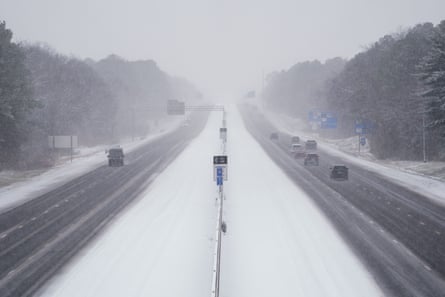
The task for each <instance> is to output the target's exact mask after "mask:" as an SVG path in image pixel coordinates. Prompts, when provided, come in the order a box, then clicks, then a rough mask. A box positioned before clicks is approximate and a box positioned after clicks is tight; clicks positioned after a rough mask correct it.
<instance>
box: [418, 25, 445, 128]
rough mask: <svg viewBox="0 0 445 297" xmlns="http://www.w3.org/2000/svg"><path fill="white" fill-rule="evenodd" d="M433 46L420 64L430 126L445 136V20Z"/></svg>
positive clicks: (439, 26) (435, 34)
mask: <svg viewBox="0 0 445 297" xmlns="http://www.w3.org/2000/svg"><path fill="white" fill-rule="evenodd" d="M432 43H433V44H432V48H431V51H430V53H429V54H428V55H427V56H426V57H425V59H424V60H423V62H422V63H421V65H420V71H421V77H422V80H423V82H424V84H425V87H426V91H425V92H424V93H423V96H424V97H425V98H426V99H427V102H428V104H427V109H426V110H427V113H428V116H429V120H430V123H429V126H431V127H432V128H437V129H439V130H440V131H441V133H442V134H443V135H444V136H445V21H442V22H441V23H440V24H439V25H437V26H436V28H435V31H434V35H433V36H432Z"/></svg>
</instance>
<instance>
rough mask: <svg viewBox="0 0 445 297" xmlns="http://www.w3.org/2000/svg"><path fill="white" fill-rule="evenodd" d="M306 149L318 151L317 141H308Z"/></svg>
mask: <svg viewBox="0 0 445 297" xmlns="http://www.w3.org/2000/svg"><path fill="white" fill-rule="evenodd" d="M305 147H306V149H307V150H316V149H317V142H316V141H315V140H308V141H306V144H305Z"/></svg>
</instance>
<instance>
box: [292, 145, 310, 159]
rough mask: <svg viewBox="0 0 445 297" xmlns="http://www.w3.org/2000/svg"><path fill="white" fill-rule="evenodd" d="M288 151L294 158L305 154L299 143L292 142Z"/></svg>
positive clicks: (302, 156)
mask: <svg viewBox="0 0 445 297" xmlns="http://www.w3.org/2000/svg"><path fill="white" fill-rule="evenodd" d="M290 153H291V154H292V155H293V156H294V158H304V157H305V156H306V152H305V150H304V147H303V146H302V145H301V144H299V143H294V144H292V146H291V148H290Z"/></svg>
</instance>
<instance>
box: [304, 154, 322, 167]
mask: <svg viewBox="0 0 445 297" xmlns="http://www.w3.org/2000/svg"><path fill="white" fill-rule="evenodd" d="M318 164H319V162H318V155H317V154H312V153H311V154H307V155H306V157H305V158H304V165H305V166H318Z"/></svg>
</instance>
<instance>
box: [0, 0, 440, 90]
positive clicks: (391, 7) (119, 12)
mask: <svg viewBox="0 0 445 297" xmlns="http://www.w3.org/2000/svg"><path fill="white" fill-rule="evenodd" d="M444 12H445V1H444V0H332V1H329V0H324V1H323V0H305V1H301V0H269V1H261V0H126V1H117V0H38V1H29V0H0V20H5V21H6V25H7V27H8V28H10V29H11V30H12V31H13V32H14V39H15V41H30V42H34V41H40V42H45V43H48V44H49V45H50V46H51V47H53V48H54V49H56V50H57V51H59V52H61V53H63V54H67V55H74V56H76V57H79V58H86V57H90V58H93V59H95V60H97V59H101V58H104V57H106V56H108V55H109V54H111V53H114V54H117V55H119V56H122V57H124V58H126V59H129V60H136V59H153V60H155V61H156V62H157V63H158V65H159V66H160V68H161V69H163V70H165V71H167V72H169V73H170V74H173V75H178V76H182V77H185V78H187V79H189V80H190V81H192V82H193V83H195V84H196V85H197V86H198V88H200V89H201V90H203V91H204V92H206V93H207V94H211V95H216V96H222V95H225V96H229V95H228V94H230V95H232V96H239V95H241V94H243V93H245V92H247V91H248V90H249V89H254V88H255V89H257V90H258V91H260V90H261V85H262V73H268V72H271V71H274V70H282V69H287V68H289V67H290V66H292V65H293V64H295V63H297V62H300V61H305V60H314V59H318V60H321V61H324V60H325V59H328V58H332V57H336V56H340V57H344V58H351V57H353V56H354V55H355V54H357V53H358V52H359V51H361V50H363V48H364V47H366V46H367V45H369V44H370V43H372V42H375V41H377V40H378V39H379V38H380V37H382V36H383V35H385V34H388V33H394V32H398V31H400V30H401V29H404V28H409V27H412V26H414V25H415V24H417V23H422V22H432V23H434V24H437V23H438V22H439V21H440V20H442V19H445V13H444Z"/></svg>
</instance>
